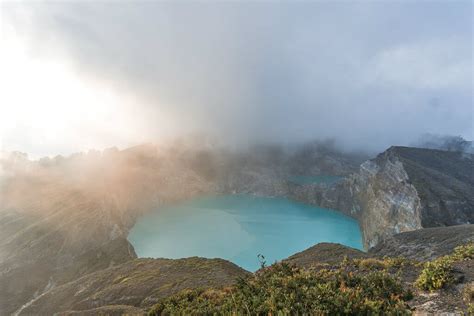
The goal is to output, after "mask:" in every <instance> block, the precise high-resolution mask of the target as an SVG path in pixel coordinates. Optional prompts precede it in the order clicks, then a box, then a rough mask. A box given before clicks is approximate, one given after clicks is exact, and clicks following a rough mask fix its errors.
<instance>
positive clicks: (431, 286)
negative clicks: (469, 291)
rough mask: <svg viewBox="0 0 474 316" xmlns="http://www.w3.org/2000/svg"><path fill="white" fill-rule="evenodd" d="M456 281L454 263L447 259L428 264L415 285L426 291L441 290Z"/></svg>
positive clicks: (443, 258)
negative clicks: (453, 270)
mask: <svg viewBox="0 0 474 316" xmlns="http://www.w3.org/2000/svg"><path fill="white" fill-rule="evenodd" d="M453 281H454V278H453V275H452V262H451V260H449V259H447V258H446V257H442V258H439V259H436V260H434V261H429V262H426V263H425V265H424V268H423V270H422V271H421V274H420V276H419V277H418V279H417V280H416V282H415V285H416V286H417V287H418V288H419V289H421V290H425V291H434V290H439V289H441V288H443V287H445V286H447V285H448V284H451V283H452V282H453Z"/></svg>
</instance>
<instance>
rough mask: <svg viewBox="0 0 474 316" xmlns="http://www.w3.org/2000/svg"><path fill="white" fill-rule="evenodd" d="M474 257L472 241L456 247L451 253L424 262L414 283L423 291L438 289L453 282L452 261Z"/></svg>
mask: <svg viewBox="0 0 474 316" xmlns="http://www.w3.org/2000/svg"><path fill="white" fill-rule="evenodd" d="M471 259H474V243H469V244H466V245H463V246H459V247H456V248H455V249H454V251H453V253H452V254H450V255H447V256H444V257H440V258H438V259H436V260H433V261H430V262H426V263H425V264H424V266H423V270H422V271H421V274H420V276H419V277H418V279H417V280H416V282H415V285H416V286H417V287H418V288H419V289H421V290H425V291H434V290H439V289H441V288H444V287H446V286H448V285H449V284H451V283H453V282H454V275H453V267H452V265H453V263H455V262H458V261H462V260H471Z"/></svg>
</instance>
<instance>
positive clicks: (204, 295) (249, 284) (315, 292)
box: [149, 264, 411, 315]
mask: <svg viewBox="0 0 474 316" xmlns="http://www.w3.org/2000/svg"><path fill="white" fill-rule="evenodd" d="M410 298H411V294H410V293H409V292H407V291H406V290H404V289H403V287H402V284H401V282H400V281H399V280H398V279H396V278H394V277H392V276H390V275H389V274H388V273H386V272H384V271H378V272H370V273H367V274H354V273H352V272H349V271H346V270H345V269H342V268H341V269H337V270H332V271H331V270H320V271H309V270H302V269H298V268H294V267H291V266H289V265H286V264H275V265H273V266H270V267H268V268H265V269H263V270H260V271H259V272H257V273H256V274H255V275H254V276H253V277H251V278H249V279H239V280H238V282H237V284H236V285H235V286H234V287H232V288H229V289H224V290H220V291H209V290H194V291H184V292H181V293H179V294H177V295H175V296H172V297H170V298H166V299H164V300H162V301H160V302H159V303H158V304H156V305H155V306H154V307H153V308H152V309H151V310H150V313H149V314H150V315H175V314H178V315H182V314H185V315H190V314H191V315H202V314H207V315H213V314H217V315H221V314H237V315H240V314H252V315H270V314H271V315H302V314H311V315H314V314H316V315H321V314H324V315H349V314H350V315H372V314H396V315H404V314H409V313H410V311H409V310H408V309H407V306H406V304H405V300H407V299H410Z"/></svg>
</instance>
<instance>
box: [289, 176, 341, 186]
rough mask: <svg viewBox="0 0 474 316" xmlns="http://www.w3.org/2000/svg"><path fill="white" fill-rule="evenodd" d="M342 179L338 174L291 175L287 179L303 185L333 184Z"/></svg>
mask: <svg viewBox="0 0 474 316" xmlns="http://www.w3.org/2000/svg"><path fill="white" fill-rule="evenodd" d="M342 179H343V177H339V176H293V177H290V178H289V179H288V180H289V181H290V182H293V183H296V184H301V185H303V184H313V183H318V184H320V183H324V184H333V183H336V182H338V181H340V180H342Z"/></svg>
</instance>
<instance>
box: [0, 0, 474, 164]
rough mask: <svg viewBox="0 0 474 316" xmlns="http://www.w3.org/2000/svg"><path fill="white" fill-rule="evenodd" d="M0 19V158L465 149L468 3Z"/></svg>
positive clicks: (115, 5)
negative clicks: (184, 148) (213, 150)
mask: <svg viewBox="0 0 474 316" xmlns="http://www.w3.org/2000/svg"><path fill="white" fill-rule="evenodd" d="M0 6H1V7H0V19H1V21H0V22H1V23H0V25H1V41H0V45H1V46H0V69H1V71H0V87H1V89H0V146H2V148H3V149H4V150H21V151H25V152H29V153H31V154H33V155H53V154H56V153H63V154H64V153H69V152H73V151H78V150H86V149H89V148H103V147H107V146H113V145H118V146H128V145H133V144H137V143H140V142H144V141H159V140H162V139H167V138H170V137H177V136H182V135H188V134H190V133H201V134H203V135H211V136H212V137H213V138H217V139H219V140H220V141H221V142H225V143H228V144H233V145H235V144H244V145H245V144H251V143H254V142H264V141H281V142H294V141H306V140H310V139H315V138H335V139H337V140H338V141H339V142H340V143H341V144H343V145H345V146H347V147H359V146H364V148H369V149H371V150H383V149H384V147H387V146H389V145H392V144H409V143H410V142H412V141H413V140H414V139H417V138H418V137H419V136H420V135H421V134H424V133H434V134H453V135H461V136H463V137H465V138H468V139H472V138H474V137H473V135H474V126H473V125H474V123H473V119H474V118H473V112H474V108H473V107H474V105H473V4H472V2H471V1H419V2H417V3H414V2H411V1H402V0H400V1H344V2H342V1H335V2H334V1H327V2H326V1H314V2H291V3H290V2H271V1H264V2H252V1H233V2H220V3H218V2H213V1H199V2H186V1H182V2H173V3H172V2H113V1H111V2H107V1H84V2H71V1H68V2H8V1H6V2H5V1H3V2H0Z"/></svg>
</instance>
